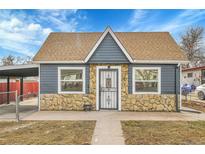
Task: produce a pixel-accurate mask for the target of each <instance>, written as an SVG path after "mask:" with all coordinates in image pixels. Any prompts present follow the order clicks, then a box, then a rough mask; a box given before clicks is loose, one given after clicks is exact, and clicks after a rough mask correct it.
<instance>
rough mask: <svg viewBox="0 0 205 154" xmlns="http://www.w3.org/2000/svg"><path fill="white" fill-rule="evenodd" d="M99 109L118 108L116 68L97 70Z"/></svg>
mask: <svg viewBox="0 0 205 154" xmlns="http://www.w3.org/2000/svg"><path fill="white" fill-rule="evenodd" d="M99 101H100V106H99V107H100V109H113V110H117V109H118V70H117V69H102V70H99Z"/></svg>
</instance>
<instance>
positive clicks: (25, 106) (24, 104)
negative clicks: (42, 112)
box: [0, 91, 38, 121]
mask: <svg viewBox="0 0 205 154" xmlns="http://www.w3.org/2000/svg"><path fill="white" fill-rule="evenodd" d="M36 111H38V96H37V94H35V93H34V94H26V95H19V96H18V93H17V91H10V92H1V93H0V120H1V119H6V120H9V119H11V120H14V119H16V120H17V121H19V120H21V119H22V118H24V117H26V116H28V115H30V114H32V113H33V112H36Z"/></svg>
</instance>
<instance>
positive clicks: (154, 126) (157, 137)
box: [121, 121, 205, 145]
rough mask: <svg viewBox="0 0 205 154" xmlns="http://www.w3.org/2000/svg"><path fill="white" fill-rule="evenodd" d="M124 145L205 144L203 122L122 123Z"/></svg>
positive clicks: (204, 122) (204, 124) (204, 123)
mask: <svg viewBox="0 0 205 154" xmlns="http://www.w3.org/2000/svg"><path fill="white" fill-rule="evenodd" d="M121 124H122V129H123V135H124V137H125V143H126V144H132V145H133V144H146V145H147V144H174V145H176V144H205V121H122V122H121Z"/></svg>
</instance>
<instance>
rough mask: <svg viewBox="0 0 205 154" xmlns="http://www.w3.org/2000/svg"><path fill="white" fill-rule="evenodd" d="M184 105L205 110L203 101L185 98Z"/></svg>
mask: <svg viewBox="0 0 205 154" xmlns="http://www.w3.org/2000/svg"><path fill="white" fill-rule="evenodd" d="M182 106H184V107H189V108H192V109H195V110H199V111H202V112H205V102H204V103H202V102H197V101H186V100H183V101H182Z"/></svg>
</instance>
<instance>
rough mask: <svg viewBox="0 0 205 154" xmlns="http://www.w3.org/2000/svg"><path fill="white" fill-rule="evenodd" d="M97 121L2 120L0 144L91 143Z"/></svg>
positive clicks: (0, 123) (0, 124)
mask: <svg viewBox="0 0 205 154" xmlns="http://www.w3.org/2000/svg"><path fill="white" fill-rule="evenodd" d="M94 128H95V121H23V122H19V123H17V122H0V144H91V139H92V135H93V131H94Z"/></svg>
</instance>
